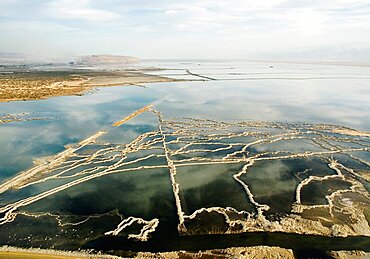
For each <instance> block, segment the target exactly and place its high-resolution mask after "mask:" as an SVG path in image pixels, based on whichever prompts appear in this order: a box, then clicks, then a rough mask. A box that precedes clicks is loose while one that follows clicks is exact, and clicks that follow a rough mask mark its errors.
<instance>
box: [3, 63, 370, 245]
mask: <svg viewBox="0 0 370 259" xmlns="http://www.w3.org/2000/svg"><path fill="white" fill-rule="evenodd" d="M144 65H150V66H154V65H155V66H157V67H162V68H170V70H162V71H155V72H152V73H155V74H161V75H167V76H169V77H173V78H183V79H192V80H193V79H194V80H197V81H189V82H172V83H152V84H145V85H146V87H147V88H141V87H135V86H122V87H110V88H100V89H99V90H98V91H97V92H96V93H93V94H88V95H85V96H72V97H57V98H51V99H48V100H40V101H25V102H13V103H0V116H2V115H6V114H13V115H14V114H15V115H16V116H17V117H19V119H20V120H21V121H14V122H9V123H3V124H0V146H1V147H2V149H1V151H0V184H2V183H5V182H6V181H7V180H10V179H12V177H14V176H15V175H17V174H18V173H19V172H21V171H25V170H28V169H30V168H32V167H33V163H34V161H36V160H39V162H38V163H39V164H40V163H41V164H42V163H46V162H45V158H44V157H46V156H53V155H56V154H58V153H59V152H62V151H63V150H65V147H66V145H71V144H76V143H79V142H80V141H82V140H84V139H86V138H88V137H89V136H91V135H93V134H94V133H96V132H98V131H105V132H106V134H105V135H103V136H101V137H99V138H98V139H97V143H90V144H88V145H86V146H83V147H82V148H80V149H79V150H76V151H75V152H73V156H70V157H68V159H65V160H64V161H63V162H61V163H58V164H56V165H55V166H50V167H49V168H48V169H47V170H44V171H42V174H41V175H37V176H35V178H32V179H31V180H28V181H29V182H27V184H30V185H26V186H24V187H23V188H21V189H16V190H6V191H4V192H3V193H1V194H0V216H1V217H4V218H6V216H4V215H6V213H7V210H8V209H4V208H10V207H7V206H8V205H12V204H13V205H12V206H13V207H14V206H15V205H14V204H15V203H16V202H17V201H20V202H22V205H19V206H18V205H17V206H15V207H14V208H15V210H14V213H15V214H11V215H14V216H15V218H14V219H11V220H8V221H6V220H5V221H3V222H5V223H3V224H2V223H1V222H0V224H1V225H0V231H1V232H0V233H1V234H0V244H8V245H16V246H26V247H28V246H33V247H35V246H36V247H37V246H42V247H53V248H57V249H78V248H94V249H98V250H99V249H110V246H109V245H107V242H108V241H109V242H111V243H112V246H113V247H114V249H115V250H138V249H139V248H138V247H137V246H138V245H137V243H135V242H131V241H130V240H131V239H129V240H128V239H127V238H128V237H129V235H132V234H138V233H140V230H141V228H142V227H143V226H149V225H150V224H151V223H148V222H149V221H151V220H153V219H158V220H159V225H158V226H157V227H154V228H155V230H154V231H153V232H150V234H149V236H148V238H149V241H138V242H144V243H145V242H148V243H147V244H143V245H142V246H141V247H143V249H144V248H145V247H146V248H145V249H144V250H148V249H149V248H148V247H150V244H151V247H152V248H150V249H149V250H151V251H165V250H171V249H185V248H184V247H186V248H187V249H191V248H194V249H198V247H202V248H204V247H206V248H208V249H211V248H219V247H221V246H222V245H221V243H222V242H226V243H228V244H230V246H232V245H244V246H245V245H253V244H268V245H273V244H276V245H281V244H282V241H281V240H284V239H287V240H291V239H294V238H295V236H293V234H286V233H280V234H271V235H272V236H271V238H267V239H264V240H265V241H263V240H262V241H261V240H254V239H251V242H248V241H243V242H240V240H239V239H238V236H237V234H233V235H232V236H231V235H230V233H240V232H245V231H240V230H233V231H234V232H233V231H231V232H230V231H229V232H230V233H229V232H228V233H218V231H219V232H220V231H221V232H222V231H225V229H224V228H226V229H227V226H226V225H225V222H223V221H224V216H220V215H223V214H222V213H221V214H220V210H222V209H225V208H227V207H231V208H233V209H235V210H236V211H237V212H235V211H231V210H229V211H227V212H225V213H226V214H227V217H230V219H232V218H238V217H240V219H242V220H246V218H247V216H246V215H247V213H250V216H251V217H254V216H255V215H256V214H257V211H258V209H257V208H258V206H255V205H253V201H255V202H257V203H258V204H260V205H261V204H266V205H268V206H269V210H268V211H266V212H264V215H265V216H267V217H268V218H269V219H272V220H274V219H275V218H279V219H280V218H282V217H284V216H286V215H288V214H289V213H290V212H291V210H292V208H293V203H294V202H297V198H296V188H297V186H298V185H299V184H300V183H301V182H302V181H303V180H305V179H308V178H309V177H310V176H315V177H324V176H326V175H332V176H333V175H336V171H335V170H333V169H332V168H330V167H329V166H328V165H330V163H331V162H330V161H332V159H336V160H338V161H339V162H340V163H341V165H343V166H346V167H348V168H350V169H353V170H354V172H353V173H351V172H349V171H346V170H344V169H343V168H342V171H343V174H344V175H345V176H344V177H346V179H345V180H340V179H339V178H338V179H337V178H334V179H332V180H330V179H329V180H328V181H326V180H325V181H324V180H321V178H320V180H315V181H313V182H312V184H309V185H305V187H303V188H302V192H301V195H302V197H301V199H302V201H301V202H302V204H303V205H308V206H309V205H315V204H316V205H324V206H326V204H327V199H326V198H325V197H326V196H327V195H330V194H331V193H333V192H335V191H338V190H347V189H349V188H350V187H351V186H354V182H351V181H356V183H357V181H359V182H360V183H361V184H362V185H363V186H364V188H368V182H367V181H366V180H364V179H363V178H362V177H363V176H364V175H369V174H370V167H369V163H370V159H369V157H370V156H369V151H368V149H366V148H368V147H369V146H370V140H369V138H368V137H358V136H346V135H341V134H335V133H333V132H331V131H330V129H331V128H330V127H334V128H335V127H337V126H329V125H327V127H329V128H328V129H329V130H328V129H326V128H323V129H322V128H318V126H317V124H331V125H341V126H345V127H351V128H354V129H357V130H363V131H370V102H369V101H368V100H369V99H370V86H369V84H370V73H369V69H368V68H366V67H346V66H334V65H332V66H330V65H309V64H283V63H273V64H270V63H261V62H223V63H222V62H176V63H175V62H163V61H162V62H147V63H144ZM270 66H272V67H270ZM187 70H188V71H190V72H191V73H192V75H190V74H189V72H187ZM194 74H196V75H199V76H196V75H194ZM202 76H203V77H202ZM205 77H208V78H211V79H217V80H211V79H206V78H205ZM148 104H153V110H155V111H157V112H159V113H160V115H158V114H156V113H153V112H151V111H146V112H144V113H142V114H140V115H138V116H136V117H134V118H133V119H131V120H129V121H128V122H126V123H125V124H123V125H121V126H119V127H113V126H112V123H113V122H115V121H117V120H120V119H121V118H124V117H126V116H128V115H129V114H131V113H133V112H134V111H136V110H138V109H140V108H142V107H143V106H145V105H148ZM23 113H27V114H23ZM161 120H163V121H161ZM240 122H242V123H240ZM315 125H316V126H315ZM158 126H160V127H158ZM313 130H314V131H315V132H313V133H312V132H310V131H313ZM280 134H286V136H288V137H289V138H290V139H289V138H286V139H282V140H280V139H278V137H276V136H278V135H280ZM284 136H285V135H284ZM297 137H298V138H297ZM137 138H139V140H138V139H137ZM266 139H267V140H266ZM136 140H137V142H135V141H136ZM259 140H261V141H262V142H261V143H258V144H256V145H251V146H250V147H248V148H246V149H245V150H244V151H243V152H239V151H241V149H242V148H243V147H244V146H245V145H247V144H248V143H252V142H255V141H259ZM129 143H130V145H127V144H129ZM77 146H78V145H77ZM164 146H165V148H164ZM335 149H343V150H348V149H355V150H353V151H343V152H340V153H341V154H337V153H334V154H332V153H330V151H331V150H335ZM304 152H308V153H309V152H311V153H312V152H313V153H315V152H316V153H317V155H314V156H313V157H312V158H310V157H308V158H307V157H303V158H301V157H299V158H291V157H289V156H291V155H292V154H293V155H294V154H303V153H304ZM320 152H324V154H321V153H320ZM325 152H326V153H325ZM328 152H329V153H328ZM316 153H315V154H316ZM350 155H352V157H351V156H350ZM353 156H355V158H354V157H353ZM248 158H252V159H256V160H255V164H253V165H252V166H251V167H250V168H247V173H246V174H242V175H241V176H240V177H238V179H240V180H241V181H242V182H244V183H245V184H246V185H247V186H249V189H250V191H251V192H252V193H253V195H254V200H252V198H251V197H248V195H246V191H245V188H244V187H243V185H241V183H240V182H238V181H236V179H235V178H233V177H234V176H235V175H236V174H237V173H238V172H240V171H241V170H243V166H244V165H245V164H246V163H247V162H246V161H249V160H246V159H248ZM40 159H43V160H40ZM120 159H122V162H120ZM225 159H226V161H228V163H227V164H224V163H223V162H222V161H221V160H225ZM253 161H254V160H253ZM171 163H173V164H174V165H173V167H174V168H175V170H177V171H176V174H175V176H174V180H175V181H176V184H178V192H177V193H176V192H175V191H174V186H173V182H171V181H172V179H171V177H170V176H171ZM99 174H102V175H101V176H99ZM45 177H49V178H48V179H47V180H43V179H44V178H45ZM89 177H90V178H89ZM338 177H339V176H338ZM352 179H354V180H352ZM78 181H81V183H79V182H78ZM68 184H71V186H70V187H68V188H67V187H64V186H66V185H68ZM58 188H62V189H61V190H60V191H58V190H57V189H58ZM48 190H55V192H54V193H53V194H51V195H47V196H45V197H41V196H40V195H44V194H45V193H46V192H47V191H48ZM311 194H315V195H311ZM364 195H365V196H363V199H364V200H365V201H366V202H365V203H364V204H365V205H364V206H365V210H367V211H369V210H370V207H369V204H370V202H369V199H368V197H366V194H364ZM39 196H40V198H37V199H34V200H32V201H30V202H28V201H27V198H28V197H39ZM176 197H178V199H179V202H180V203H181V206H179V204H178V203H177V201H176ZM361 197H362V196H361ZM361 199H362V198H361ZM335 202H339V201H335ZM179 208H180V209H181V210H182V212H183V213H184V217H185V223H184V224H185V225H186V226H187V227H188V229H187V230H186V231H178V228H179V226H180V225H181V217H180V216H179V215H178V214H179ZM202 208H203V209H210V210H212V211H209V212H199V214H197V213H198V212H197V211H198V210H201V209H202ZM1 209H3V210H1ZM325 209H326V208H325ZM194 213H195V214H194ZM207 213H208V214H207ZM238 213H240V215H239V214H238ZM243 213H244V214H243ZM192 214H193V217H194V218H195V220H194V218H192V216H191V215H192ZM248 215H249V214H248ZM129 217H134V218H136V219H135V220H138V219H142V220H144V221H147V222H144V223H143V222H141V223H140V220H139V221H135V222H134V223H132V225H131V226H128V227H126V228H124V229H123V230H122V231H120V232H119V234H118V235H117V236H109V235H105V233H106V232H107V231H111V230H114V229H115V228H116V227H117V226H118V225H119V223H120V222H121V221H124V220H125V219H128V218H129ZM4 218H3V219H4ZM197 221H199V222H202V223H201V224H200V225H199V223H198V225H197V224H196V222H197ZM194 222H195V223H194ZM39 229H44V230H45V231H39ZM253 231H256V229H252V230H251V232H253ZM226 232H227V231H226ZM246 232H250V231H246ZM283 232H284V231H283ZM194 233H197V234H202V235H203V234H209V233H213V234H224V235H217V238H218V239H219V240H218V242H216V243H214V245H211V243H210V241H211V239H212V237H209V235H206V236H201V237H194V239H193V240H194V241H192V239H191V236H192V235H193V234H194ZM179 234H181V235H190V237H189V238H185V237H180V236H179ZM240 235H242V234H240ZM244 235H245V234H244ZM258 235H263V233H260V234H258ZM269 235H270V234H269ZM150 237H151V238H152V239H150ZM240 237H241V236H240ZM304 238H307V240H315V238H317V240H319V239H320V238H318V237H312V236H305V235H302V239H304ZM361 238H362V239H361ZM361 238H360V239H359V240H361V242H360V245H357V246H356V245H354V244H352V243H351V242H350V241H348V242H347V241H345V239H343V241H341V242H342V243H341V244H342V247H341V249H342V248H343V247H344V248H345V249H354V248H356V249H364V250H368V248H369V247H370V241H369V238H368V237H364V236H363V237H361ZM160 239H163V240H167V241H169V240H171V239H173V240H178V242H179V244H178V245H176V244H174V243H173V242H172V243H171V242H169V243H168V244H163V245H159V244H158V243H156V242H158V240H160ZM41 240H42V242H41ZM200 240H202V241H201V242H203V243H204V244H207V242H208V245H199V244H197V243H198V242H200ZM222 240H223V241H222ZM238 240H239V241H238ZM279 240H280V241H279ZM335 242H337V241H335V239H333V240H332V241H331V239H330V238H327V239H325V244H326V245H323V244H320V242H319V241H317V242H316V241H313V243H315V244H316V246H317V248H318V249H321V250H328V249H332V248H333V247H334V248H335ZM120 243H121V245H120ZM192 245H193V246H192ZM282 246H284V245H282ZM285 247H289V248H293V249H296V250H299V249H302V245H301V244H298V243H294V242H293V243H292V245H287V246H285ZM313 248H314V247H313Z"/></svg>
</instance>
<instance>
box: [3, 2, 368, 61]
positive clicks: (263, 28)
mask: <svg viewBox="0 0 370 259" xmlns="http://www.w3.org/2000/svg"><path fill="white" fill-rule="evenodd" d="M369 43H370V1H369V0H186V1H184V0H182V1H170V0H0V52H23V53H28V54H32V55H39V56H40V55H42V56H54V57H62V56H70V55H87V54H117V55H131V56H136V57H140V58H240V59H248V58H253V59H254V58H255V59H258V58H261V59H269V58H271V59H311V60H321V59H326V60H327V59H332V60H342V59H343V60H370V44H369Z"/></svg>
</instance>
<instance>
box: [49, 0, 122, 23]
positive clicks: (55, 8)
mask: <svg viewBox="0 0 370 259" xmlns="http://www.w3.org/2000/svg"><path fill="white" fill-rule="evenodd" d="M90 4H91V1H90V0H79V1H75V0H57V1H52V2H50V4H48V5H46V10H45V11H46V12H48V13H51V14H52V15H53V16H55V17H56V18H59V19H71V20H87V21H90V22H91V21H93V22H95V21H96V22H100V21H112V20H117V19H119V18H120V17H121V15H120V14H119V13H116V12H114V11H109V10H101V9H98V8H93V7H91V6H90Z"/></svg>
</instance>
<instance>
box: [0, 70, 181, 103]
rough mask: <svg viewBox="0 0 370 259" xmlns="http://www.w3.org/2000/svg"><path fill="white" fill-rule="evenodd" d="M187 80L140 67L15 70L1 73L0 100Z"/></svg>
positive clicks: (40, 97) (24, 98) (32, 98)
mask: <svg viewBox="0 0 370 259" xmlns="http://www.w3.org/2000/svg"><path fill="white" fill-rule="evenodd" d="M177 81H185V80H182V79H173V78H167V77H162V76H157V75H150V74H145V69H143V71H141V70H138V71H135V72H133V71H132V70H131V71H130V70H119V71H101V70H93V71H91V70H86V71H81V70H70V71H62V70H61V71H36V70H35V71H26V70H25V71H13V73H11V74H0V85H1V88H0V102H12V101H28V100H44V99H47V98H51V97H59V96H73V95H84V94H86V93H89V92H91V91H93V89H94V88H96V87H111V86H135V85H137V86H141V85H140V84H143V83H161V82H177Z"/></svg>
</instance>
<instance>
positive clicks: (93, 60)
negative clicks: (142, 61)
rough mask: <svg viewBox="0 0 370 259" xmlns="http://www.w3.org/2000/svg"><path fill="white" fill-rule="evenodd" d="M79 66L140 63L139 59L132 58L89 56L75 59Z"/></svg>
mask: <svg viewBox="0 0 370 259" xmlns="http://www.w3.org/2000/svg"><path fill="white" fill-rule="evenodd" d="M75 62H76V64H77V65H125V64H133V63H137V62H139V59H138V58H136V57H131V56H118V55H89V56H80V57H77V58H75Z"/></svg>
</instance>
